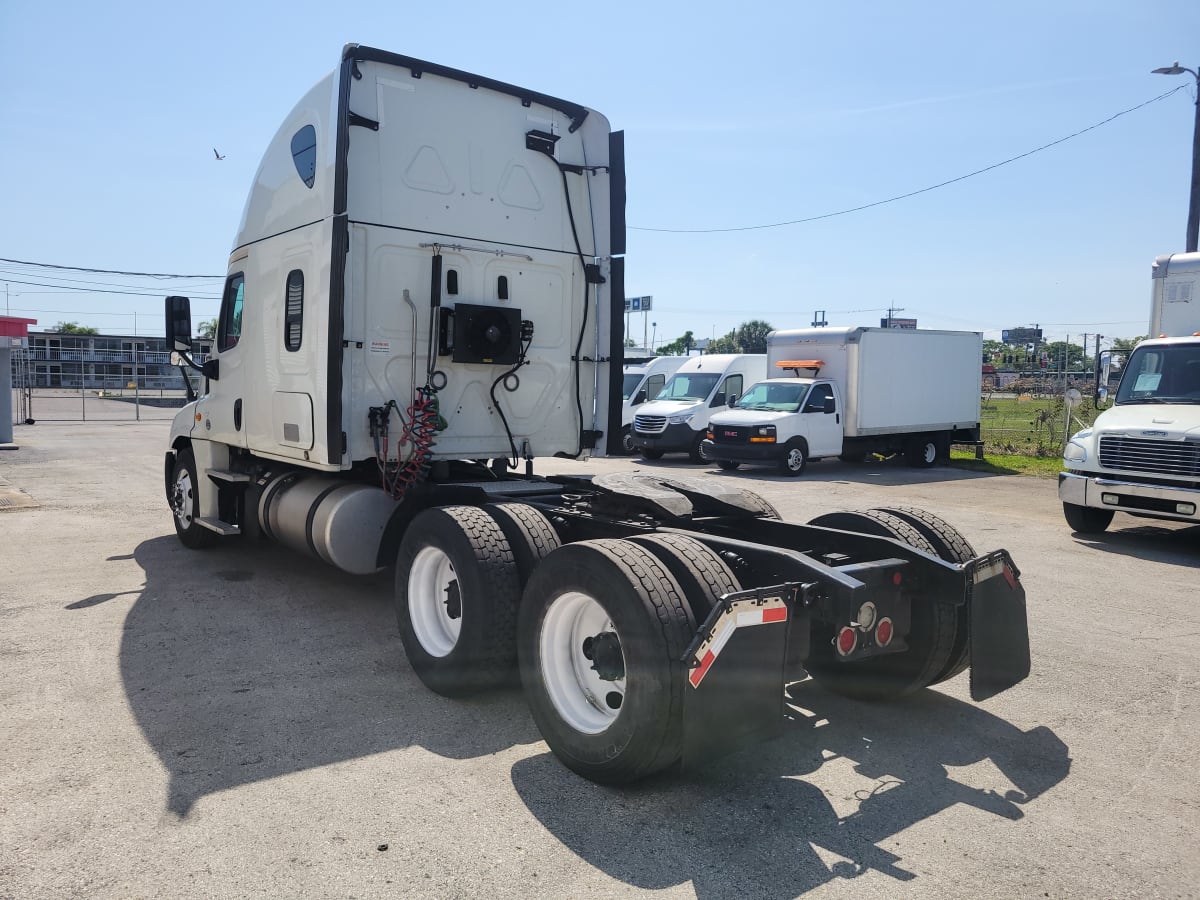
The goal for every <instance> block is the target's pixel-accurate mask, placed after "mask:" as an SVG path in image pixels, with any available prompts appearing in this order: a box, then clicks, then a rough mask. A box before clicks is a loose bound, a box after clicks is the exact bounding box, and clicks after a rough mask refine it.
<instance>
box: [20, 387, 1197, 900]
mask: <svg viewBox="0 0 1200 900" xmlns="http://www.w3.org/2000/svg"><path fill="white" fill-rule="evenodd" d="M112 402H116V401H112ZM113 415H114V416H116V417H118V418H120V419H121V420H120V421H115V420H114V421H91V420H89V421H88V422H84V423H65V422H63V423H56V422H48V423H45V424H37V425H34V426H18V427H17V429H16V443H17V444H19V449H16V450H6V451H0V496H2V495H3V494H4V492H6V491H7V492H8V493H9V495H10V496H16V492H17V491H21V492H23V494H24V495H26V496H27V497H28V498H29V499H30V503H35V504H36V506H32V507H30V508H15V507H16V504H14V506H13V508H11V509H7V510H4V509H2V508H0V737H2V740H0V746H2V747H3V765H0V896H3V897H13V898H17V897H19V898H34V897H38V898H40V897H64V896H87V897H152V896H153V897H161V896H170V897H187V896H221V897H226V896H230V897H240V896H314V897H316V896H320V897H374V896H403V897H479V896H488V897H609V896H643V895H649V894H654V895H661V896H665V897H692V896H695V897H700V898H725V897H764V898H789V897H796V896H801V895H804V896H812V897H823V896H854V897H856V898H861V897H879V898H884V897H887V898H893V897H1043V896H1045V897H1063V896H1067V897H1159V896H1161V897H1182V896H1196V895H1197V894H1198V893H1200V888H1198V887H1197V885H1200V861H1198V860H1197V856H1196V852H1195V850H1196V835H1197V834H1200V791H1198V790H1197V788H1196V786H1195V783H1194V779H1193V777H1192V774H1193V769H1194V767H1195V762H1196V749H1195V744H1194V740H1195V735H1196V734H1197V732H1198V731H1200V700H1198V699H1197V698H1198V691H1197V689H1198V688H1200V654H1198V653H1197V650H1196V647H1197V644H1198V642H1200V602H1198V601H1200V590H1198V588H1197V583H1196V582H1197V578H1196V575H1197V567H1198V566H1200V528H1195V527H1192V528H1187V527H1178V526H1173V525H1170V524H1164V523H1156V522H1149V521H1143V520H1137V519H1133V518H1127V517H1123V516H1121V515H1118V518H1117V520H1116V521H1115V522H1114V524H1113V527H1112V529H1111V530H1110V531H1109V532H1108V533H1107V534H1105V535H1102V536H1099V537H1096V538H1087V539H1083V538H1081V537H1077V536H1074V535H1072V534H1071V532H1070V531H1069V529H1068V528H1067V526H1066V523H1065V522H1064V521H1063V518H1062V514H1061V509H1060V506H1059V503H1058V501H1057V497H1056V495H1055V484H1054V481H1053V480H1049V479H1034V478H1021V477H1009V476H1005V477H999V476H988V475H982V474H976V473H969V472H965V471H961V470H955V469H931V470H914V469H907V468H904V467H901V466H896V465H892V464H866V465H850V464H844V463H840V462H837V461H826V462H821V463H818V464H815V465H812V466H810V467H809V469H808V470H807V472H806V473H805V475H804V477H802V478H799V479H789V478H783V477H778V476H775V475H774V474H772V473H770V472H768V471H767V470H765V469H763V470H755V469H743V470H741V471H738V472H734V473H724V472H720V471H718V470H716V469H709V468H703V467H696V466H690V465H688V464H687V463H686V461H685V460H684V458H683V457H675V458H672V457H670V456H668V457H666V458H665V459H663V460H662V461H660V462H656V463H644V462H641V461H640V460H636V459H621V460H597V461H592V462H589V463H580V462H572V461H565V460H555V461H546V462H539V464H538V470H539V471H540V472H542V473H543V474H549V473H552V472H553V473H566V472H571V473H581V474H595V473H599V472H605V471H614V470H623V469H631V468H634V467H640V468H644V469H652V470H663V471H670V470H676V469H682V470H684V471H686V472H687V473H688V474H703V477H706V478H712V479H730V478H732V479H736V480H738V482H739V483H742V484H744V485H745V486H747V487H749V488H750V489H751V490H757V491H759V492H760V493H762V494H763V495H764V496H766V497H767V498H768V499H769V500H770V501H771V502H772V503H774V504H775V505H776V506H777V507H778V508H779V509H780V511H781V513H782V514H783V516H784V518H786V519H792V520H799V521H805V520H808V519H810V518H812V517H814V516H816V515H819V514H821V513H824V512H828V511H831V510H836V509H861V508H867V507H872V506H894V505H900V504H905V505H912V506H920V507H924V508H926V509H928V510H930V511H932V512H935V513H937V514H939V515H941V516H942V517H944V518H945V519H947V520H948V521H950V522H951V523H953V524H954V525H956V526H957V527H958V528H959V529H960V530H961V531H962V532H963V533H964V534H965V535H966V536H967V537H968V538H969V539H970V540H971V542H972V543H973V544H974V546H975V549H976V550H977V551H986V550H991V549H995V548H997V547H1005V548H1007V549H1008V550H1009V551H1010V552H1011V553H1012V555H1013V558H1014V559H1015V560H1016V563H1017V565H1018V566H1019V567H1020V568H1021V572H1022V580H1023V582H1024V585H1025V588H1026V591H1027V593H1028V599H1029V615H1030V632H1031V643H1032V652H1033V672H1032V675H1031V676H1030V677H1029V679H1028V680H1026V681H1025V682H1023V683H1022V684H1020V685H1018V686H1017V687H1015V688H1013V689H1012V690H1010V691H1008V692H1006V693H1004V694H1001V695H1000V696H998V697H995V698H993V699H992V700H989V701H987V702H985V703H982V704H973V703H971V702H970V701H969V699H968V686H967V676H966V675H962V676H959V677H958V678H956V679H954V680H952V681H950V682H948V683H946V684H944V685H941V686H939V688H937V689H936V690H930V691H926V692H924V693H923V694H921V695H919V696H917V697H914V698H912V699H910V700H907V701H905V702H901V703H895V704H889V705H883V706H879V705H869V704H862V703H855V702H851V701H848V700H844V699H840V698H837V697H834V696H832V695H829V694H826V693H823V692H821V691H819V690H817V689H816V688H814V687H813V686H812V685H811V684H809V683H803V684H799V685H795V686H793V687H792V688H791V690H790V695H789V709H790V710H791V716H792V717H791V719H790V721H789V722H788V725H787V728H786V731H785V734H784V736H783V737H782V738H780V739H778V740H775V741H773V742H770V743H768V744H764V745H761V746H759V747H756V748H753V749H750V750H746V751H743V752H742V753H740V754H737V755H735V756H732V757H729V758H727V759H725V760H723V761H721V762H720V763H717V764H715V765H714V766H712V767H711V768H709V769H707V770H704V771H701V772H695V773H691V774H688V775H686V776H680V775H670V776H663V777H658V778H655V779H653V780H651V781H649V782H647V783H642V784H638V785H634V786H632V787H625V788H605V787H599V786H597V785H594V784H591V783H589V782H586V781H584V780H582V779H580V778H579V777H577V776H575V775H574V774H572V773H571V772H569V771H568V770H566V769H565V768H564V767H562V766H561V765H560V764H559V763H558V762H557V761H556V759H555V758H554V757H553V756H552V755H551V754H550V753H549V752H548V750H547V748H546V746H545V744H544V743H542V742H541V741H540V739H539V736H538V733H537V731H536V729H535V728H534V725H533V722H532V720H531V719H530V717H529V715H528V713H527V711H526V708H525V705H524V701H523V699H522V696H521V694H520V691H519V690H518V689H516V688H512V689H509V690H504V691H499V692H494V693H490V694H486V695H482V696H479V697H476V698H472V699H470V700H465V701H451V700H447V699H445V698H442V697H439V696H436V695H434V694H432V693H430V692H429V691H427V690H426V689H425V688H424V687H423V686H422V685H421V684H420V682H419V681H418V680H417V679H416V677H415V676H414V675H413V673H412V671H411V669H410V668H409V666H408V664H407V662H406V661H405V658H404V654H403V651H402V649H401V646H400V642H399V639H398V637H397V634H396V628H395V621H394V616H393V613H392V610H391V573H390V572H383V573H380V574H378V575H375V576H370V577H359V578H354V577H350V576H345V575H341V574H339V573H338V572H337V571H335V570H333V569H331V568H328V567H326V566H324V565H322V564H320V563H318V562H316V561H314V560H310V559H307V558H305V557H302V556H298V555H296V554H294V553H292V552H290V551H287V550H285V549H282V548H279V547H276V546H273V545H270V544H265V543H261V544H258V543H256V544H251V543H249V542H244V543H238V542H235V543H231V544H229V545H228V546H223V547H219V548H216V549H214V550H211V551H204V552H196V551H189V550H186V549H185V548H183V547H182V546H181V545H180V544H179V542H178V541H177V540H176V538H175V534H174V531H173V528H172V524H171V516H170V513H169V511H168V509H167V506H166V502H165V500H164V498H163V474H162V452H163V449H164V447H165V444H166V435H167V431H168V427H169V426H168V423H167V422H166V421H164V420H161V419H160V420H155V421H142V422H136V421H129V420H128V419H127V418H124V417H120V416H117V413H113ZM97 418H98V419H99V418H103V416H102V415H101V414H100V412H99V411H98V412H97ZM5 482H7V483H8V484H7V485H5ZM2 506H3V504H0V507H2Z"/></svg>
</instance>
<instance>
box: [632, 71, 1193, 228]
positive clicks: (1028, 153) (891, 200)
mask: <svg viewBox="0 0 1200 900" xmlns="http://www.w3.org/2000/svg"><path fill="white" fill-rule="evenodd" d="M1185 87H1186V85H1180V86H1179V87H1176V88H1172V89H1171V90H1169V91H1166V92H1164V93H1162V94H1159V95H1158V96H1157V97H1151V98H1150V99H1149V100H1147V101H1145V102H1144V103H1139V104H1138V105H1137V106H1131V107H1129V109H1123V110H1121V111H1120V112H1119V113H1116V114H1114V115H1111V116H1109V117H1108V118H1107V119H1104V120H1103V121H1101V122H1097V123H1095V124H1094V125H1089V126H1088V127H1087V128H1082V129H1080V130H1079V131H1076V132H1074V133H1073V134H1068V135H1067V136H1066V137H1061V138H1059V139H1058V140H1056V141H1051V142H1050V143H1048V144H1042V146H1040V147H1034V148H1033V149H1032V150H1027V151H1025V152H1024V153H1021V154H1019V155H1017V156H1010V157H1009V158H1008V159H1005V160H1001V161H1000V162H998V163H993V164H992V165H990V166H985V167H984V168H982V169H976V170H975V171H974V172H968V173H967V174H966V175H959V176H958V177H957V178H950V179H948V180H946V181H941V182H938V183H937V184H931V185H929V187H923V188H920V189H919V190H915V191H909V192H908V193H906V194H897V195H896V196H895V197H888V198H887V199H886V200H876V201H875V202H874V203H864V204H863V205H862V206H853V207H851V208H849V209H840V210H838V211H837V212H830V213H822V214H821V215H819V216H808V217H806V218H803V219H790V220H788V221H786V222H771V223H769V224H766V225H739V226H734V227H729V228H649V227H646V226H639V225H629V226H627V227H628V228H629V230H630V231H659V232H667V233H669V234H715V233H718V232H729V231H758V230H761V229H764V228H783V227H784V226H785V225H802V224H804V223H805V222H816V221H819V220H821V219H832V218H834V217H835V216H845V215H848V214H850V213H853V212H861V211H862V210H864V209H871V208H873V207H876V206H883V205H884V204H885V203H895V202H896V201H897V200H906V199H908V198H909V197H915V196H917V195H918V194H927V193H929V192H930V191H936V190H937V189H938V188H943V187H946V186H947V185H951V184H955V183H957V182H959V181H965V180H966V179H968V178H974V177H975V176H976V175H982V174H983V173H984V172H990V171H992V170H993V169H998V168H1000V167H1001V166H1007V165H1008V164H1009V163H1014V162H1016V161H1017V160H1019V159H1024V158H1025V157H1027V156H1032V155H1033V154H1035V153H1040V152H1041V151H1043V150H1049V149H1050V148H1051V147H1056V146H1058V145H1059V144H1061V143H1064V142H1065V141H1069V140H1071V139H1072V138H1077V137H1079V136H1080V135H1081V134H1087V133H1088V132H1089V131H1094V130H1095V129H1097V128H1099V127H1100V126H1102V125H1107V124H1108V123H1109V122H1112V121H1114V120H1115V119H1119V118H1121V116H1126V115H1129V113H1131V112H1134V111H1136V110H1139V109H1141V108H1142V107H1144V106H1149V105H1150V104H1151V103H1157V102H1158V101H1159V100H1165V99H1166V98H1167V97H1170V96H1171V95H1172V94H1174V93H1176V92H1177V91H1182V90H1183V89H1184V88H1185Z"/></svg>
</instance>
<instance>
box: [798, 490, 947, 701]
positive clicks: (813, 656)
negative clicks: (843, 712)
mask: <svg viewBox="0 0 1200 900" xmlns="http://www.w3.org/2000/svg"><path fill="white" fill-rule="evenodd" d="M808 524H810V525H818V526H823V527H826V528H839V529H841V530H843V531H857V532H859V533H861V534H874V535H878V536H880V537H889V538H894V539H895V540H898V541H901V542H903V543H905V544H907V545H908V546H910V547H912V548H914V549H916V550H921V551H923V552H925V553H930V554H933V555H935V556H936V555H937V551H936V549H935V548H934V546H933V545H932V544H931V543H930V542H929V541H927V540H926V539H925V538H924V537H923V536H922V534H921V532H920V531H918V530H917V529H916V528H914V527H913V526H912V525H910V524H909V523H908V522H906V521H904V520H903V519H901V518H898V517H897V516H893V515H889V514H887V513H882V512H879V511H877V510H868V511H866V512H835V513H827V514H825V515H823V516H818V517H817V518H815V519H813V520H812V521H811V522H809V523H808ZM958 613H959V607H957V606H950V605H948V604H943V603H918V602H914V603H913V604H912V623H911V626H910V629H909V635H908V644H909V649H908V650H907V651H905V652H903V653H895V654H890V655H886V656H876V657H873V658H871V659H866V660H863V661H861V662H851V663H845V662H839V661H838V659H837V658H836V652H835V651H834V649H833V639H834V629H833V628H832V626H828V625H825V626H821V627H817V626H814V628H813V636H812V646H811V650H810V652H809V657H808V661H807V662H806V663H805V664H804V667H805V668H806V669H807V670H808V674H809V675H811V676H812V678H813V681H815V682H816V683H817V684H819V685H820V686H821V687H823V688H825V689H826V690H828V691H832V692H833V693H835V694H842V695H843V696H846V697H853V698H855V699H858V700H886V699H890V698H893V697H903V696H905V695H907V694H912V693H915V692H916V691H919V690H920V689H921V688H924V687H927V686H928V685H930V684H932V683H933V680H934V679H935V678H937V676H938V675H939V674H940V673H941V672H944V671H947V668H948V664H949V663H950V658H951V654H952V652H953V650H954V642H955V638H956V636H957V634H958V619H959V615H958Z"/></svg>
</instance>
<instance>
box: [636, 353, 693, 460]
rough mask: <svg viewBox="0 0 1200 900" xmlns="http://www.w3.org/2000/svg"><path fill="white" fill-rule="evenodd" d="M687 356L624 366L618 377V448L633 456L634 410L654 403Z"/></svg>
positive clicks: (657, 359) (660, 358)
mask: <svg viewBox="0 0 1200 900" xmlns="http://www.w3.org/2000/svg"><path fill="white" fill-rule="evenodd" d="M687 360H688V358H687V357H686V356H659V357H656V358H654V359H648V360H645V361H643V362H637V363H626V364H625V367H624V371H623V372H622V375H621V446H622V448H623V449H624V450H625V452H626V453H633V451H634V450H635V449H636V448H635V447H634V446H633V415H634V413H635V412H637V407H639V406H641V405H643V404H644V403H646V402H647V401H648V400H653V399H654V398H655V397H657V396H658V394H659V392H660V391H661V390H662V389H663V387H665V386H666V383H667V379H668V378H670V377H671V376H672V375H674V374H675V370H676V369H678V368H679V367H680V366H682V365H683V364H684V363H685V362H687Z"/></svg>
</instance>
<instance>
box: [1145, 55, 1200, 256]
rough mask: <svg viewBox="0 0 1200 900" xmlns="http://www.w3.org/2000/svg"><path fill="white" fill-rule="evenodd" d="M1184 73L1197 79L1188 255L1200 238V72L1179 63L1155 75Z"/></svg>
mask: <svg viewBox="0 0 1200 900" xmlns="http://www.w3.org/2000/svg"><path fill="white" fill-rule="evenodd" d="M1184 72H1186V73H1187V74H1189V75H1191V76H1192V77H1193V78H1195V79H1196V121H1195V124H1194V125H1193V126H1192V190H1191V194H1190V195H1189V197H1188V223H1187V238H1186V241H1185V244H1186V247H1185V251H1184V252H1186V253H1195V252H1196V250H1197V249H1198V248H1197V238H1198V237H1200V72H1196V71H1195V70H1193V69H1189V68H1187V67H1186V66H1181V65H1180V64H1179V63H1178V62H1176V63H1175V64H1174V65H1171V66H1164V67H1163V68H1161V69H1154V70H1153V71H1152V73H1151V74H1154V75H1182V74H1183V73H1184Z"/></svg>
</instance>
